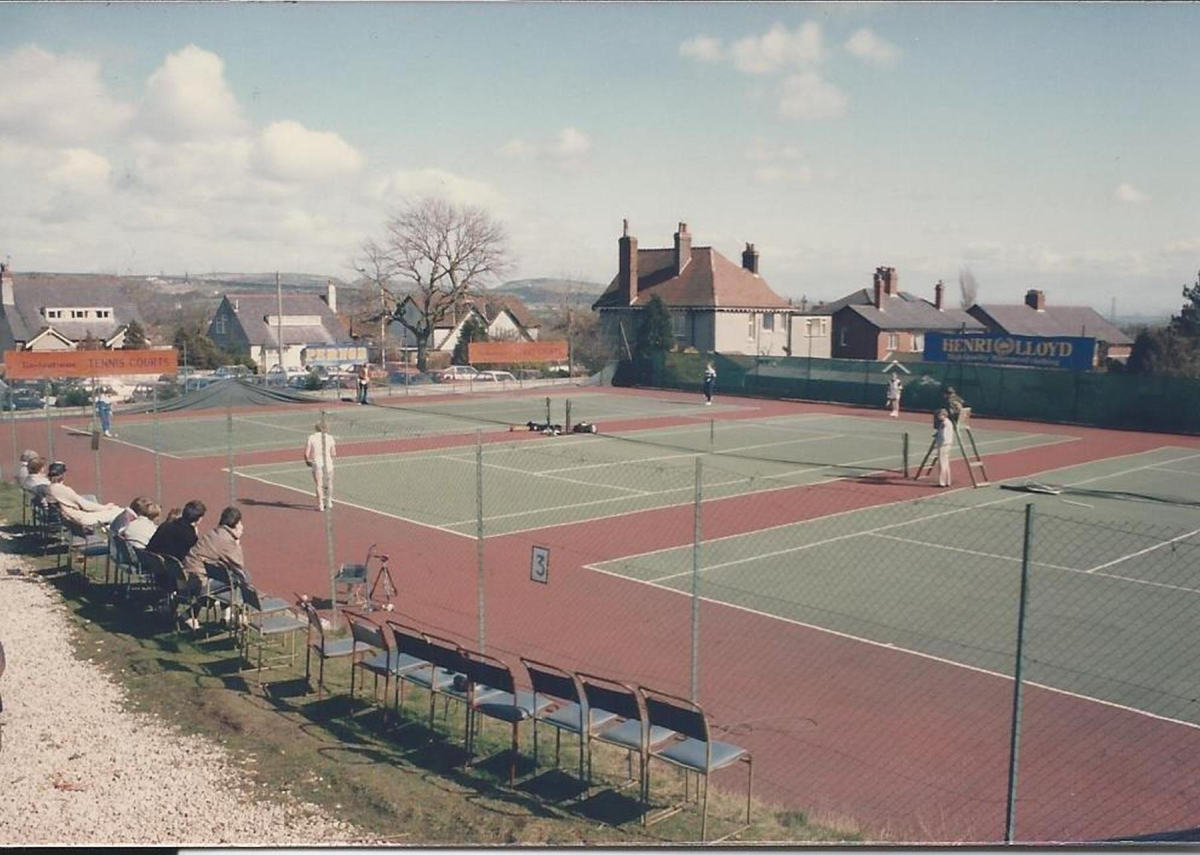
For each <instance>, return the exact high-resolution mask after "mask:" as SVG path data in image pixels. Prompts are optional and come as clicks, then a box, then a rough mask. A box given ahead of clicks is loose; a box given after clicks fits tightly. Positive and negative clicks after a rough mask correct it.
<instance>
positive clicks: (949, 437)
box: [933, 409, 954, 487]
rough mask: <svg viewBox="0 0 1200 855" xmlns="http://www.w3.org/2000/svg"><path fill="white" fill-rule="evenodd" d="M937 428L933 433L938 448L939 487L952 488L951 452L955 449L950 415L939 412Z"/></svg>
mask: <svg viewBox="0 0 1200 855" xmlns="http://www.w3.org/2000/svg"><path fill="white" fill-rule="evenodd" d="M935 424H936V427H935V429H934V432H933V436H934V445H935V446H936V447H937V459H938V486H939V487H949V486H950V450H951V449H952V448H954V422H952V421H950V413H949V412H947V411H946V410H944V409H942V410H938V411H937V415H936V417H935Z"/></svg>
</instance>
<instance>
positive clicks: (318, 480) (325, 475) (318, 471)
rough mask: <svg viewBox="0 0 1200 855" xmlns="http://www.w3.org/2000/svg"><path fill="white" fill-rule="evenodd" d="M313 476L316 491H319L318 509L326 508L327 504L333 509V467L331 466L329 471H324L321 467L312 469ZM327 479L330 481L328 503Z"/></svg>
mask: <svg viewBox="0 0 1200 855" xmlns="http://www.w3.org/2000/svg"><path fill="white" fill-rule="evenodd" d="M312 476H313V485H314V486H315V487H316V491H317V507H318V508H324V507H325V506H326V505H327V504H328V505H329V506H330V507H332V506H333V467H332V466H331V467H329V468H328V469H324V468H322V467H320V466H314V467H312ZM326 479H328V484H329V496H328V501H326V496H325V484H326Z"/></svg>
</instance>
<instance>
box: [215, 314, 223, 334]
mask: <svg viewBox="0 0 1200 855" xmlns="http://www.w3.org/2000/svg"><path fill="white" fill-rule="evenodd" d="M213 332H215V333H216V334H217V335H225V313H224V312H218V313H217V316H216V317H215V318H214V319H213Z"/></svg>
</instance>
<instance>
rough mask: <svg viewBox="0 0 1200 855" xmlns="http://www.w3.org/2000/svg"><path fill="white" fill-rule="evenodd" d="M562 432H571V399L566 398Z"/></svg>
mask: <svg viewBox="0 0 1200 855" xmlns="http://www.w3.org/2000/svg"><path fill="white" fill-rule="evenodd" d="M563 430H565V431H566V432H567V433H570V432H571V399H570V398H567V403H566V419H565V421H564V422H563Z"/></svg>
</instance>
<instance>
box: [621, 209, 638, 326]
mask: <svg viewBox="0 0 1200 855" xmlns="http://www.w3.org/2000/svg"><path fill="white" fill-rule="evenodd" d="M617 245H618V247H619V248H620V249H619V252H618V256H619V262H620V264H619V267H618V273H617V280H618V283H619V284H620V287H621V291H622V293H624V294H625V295H626V296H627V297H628V298H629V305H631V306H632V305H633V304H634V303H636V302H637V298H638V248H637V238H635V237H634V236H633V235H631V234H630V233H629V220H621V239H620V240H619V241H618V242H617Z"/></svg>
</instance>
